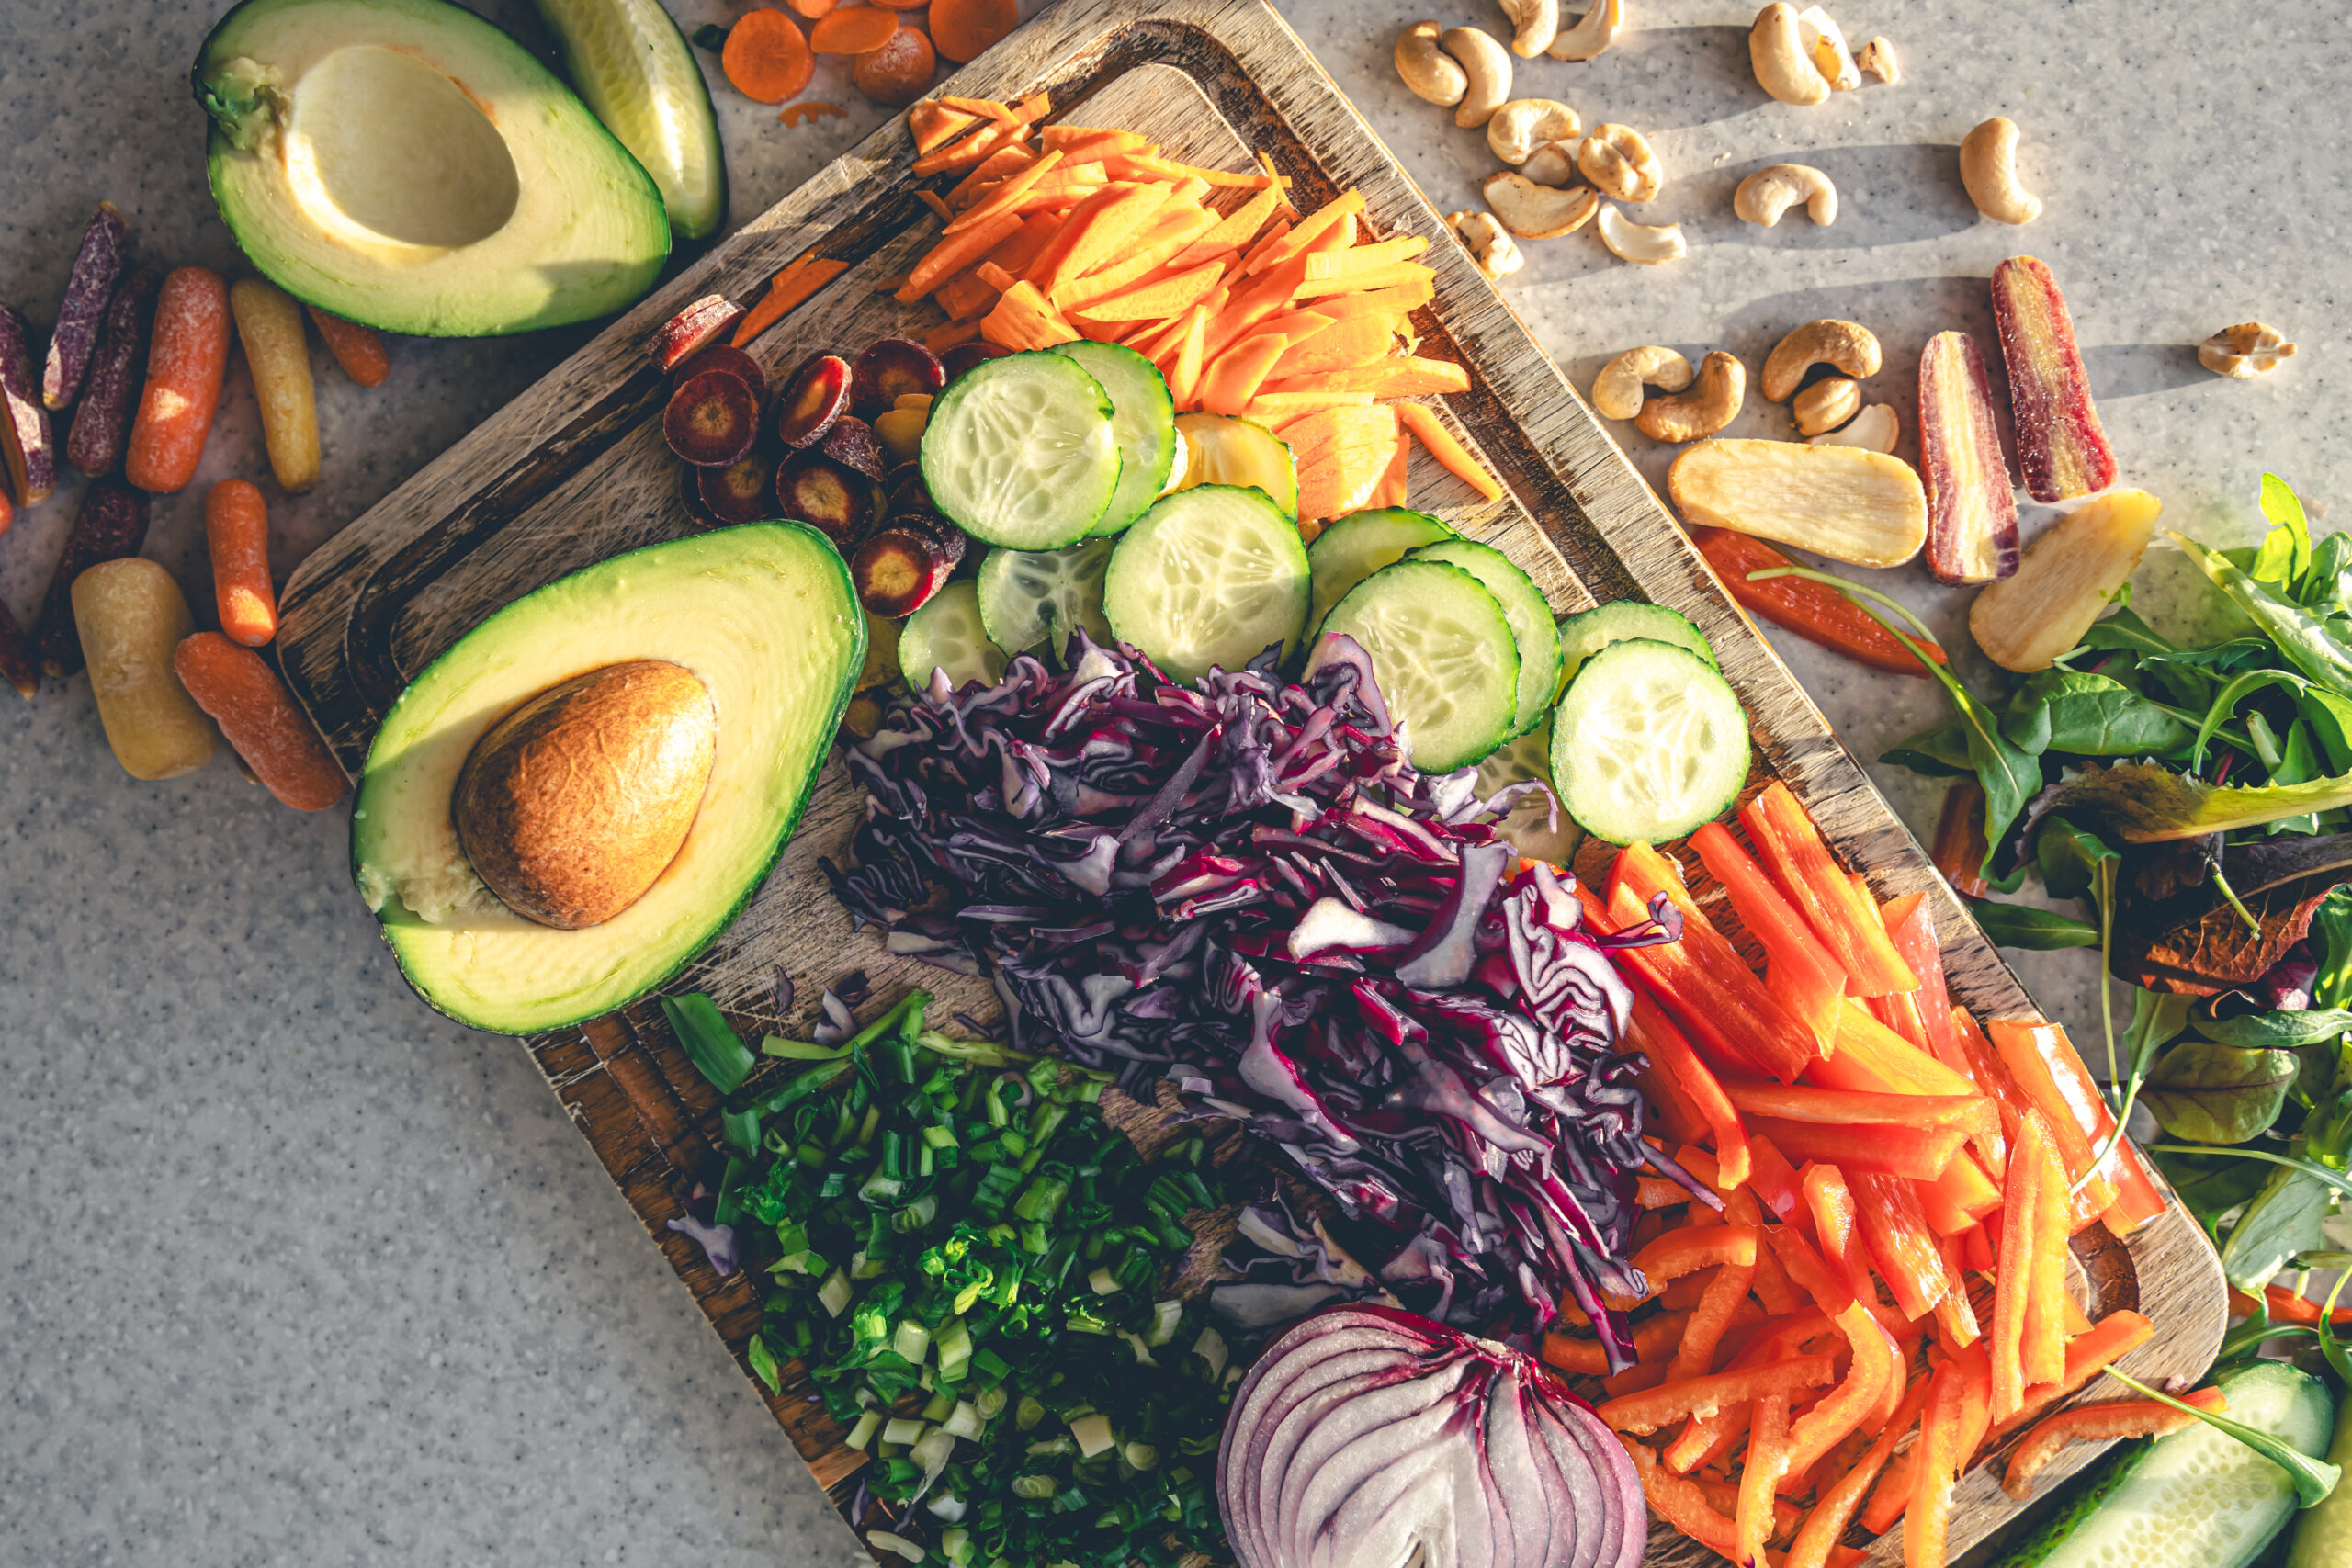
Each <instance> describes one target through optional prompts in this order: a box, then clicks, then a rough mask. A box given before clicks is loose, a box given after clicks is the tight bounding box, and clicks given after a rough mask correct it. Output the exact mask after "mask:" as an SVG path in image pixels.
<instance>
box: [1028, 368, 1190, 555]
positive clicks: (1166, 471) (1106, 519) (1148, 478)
mask: <svg viewBox="0 0 2352 1568" xmlns="http://www.w3.org/2000/svg"><path fill="white" fill-rule="evenodd" d="M1054 352H1055V353H1056V354H1059V355H1068V356H1069V358H1072V359H1075V360H1077V361H1078V363H1079V364H1080V366H1081V367H1084V368H1085V371H1086V373H1087V374H1088V375H1090V376H1091V377H1093V378H1095V380H1097V381H1099V382H1101V383H1102V385H1103V390H1104V391H1106V392H1108V393H1109V394H1110V395H1111V429H1112V431H1113V433H1114V434H1115V435H1116V436H1117V438H1118V442H1119V488H1118V490H1117V491H1116V492H1115V493H1114V494H1113V495H1112V497H1111V504H1110V505H1109V506H1107V507H1105V508H1104V509H1103V515H1102V516H1101V517H1100V518H1098V519H1096V521H1095V524H1094V526H1093V528H1092V529H1091V531H1090V532H1091V534H1092V535H1093V536H1095V537H1097V538H1100V537H1101V536H1103V535H1105V534H1115V533H1117V532H1119V531H1120V530H1121V529H1123V528H1125V527H1126V526H1127V525H1130V524H1132V523H1133V522H1135V520H1136V518H1138V517H1140V516H1142V515H1143V514H1144V513H1146V512H1148V511H1149V510H1150V508H1151V503H1152V502H1155V501H1158V500H1159V498H1160V496H1161V494H1163V493H1164V492H1165V491H1167V489H1168V485H1169V481H1170V479H1174V478H1175V468H1176V463H1177V460H1178V457H1179V453H1178V447H1179V445H1180V444H1179V442H1178V441H1177V439H1176V400H1175V399H1174V398H1172V397H1170V395H1169V391H1168V381H1167V378H1165V377H1163V376H1161V375H1160V373H1159V367H1158V366H1157V365H1154V364H1153V363H1152V362H1151V361H1150V360H1148V359H1146V358H1145V357H1144V356H1143V355H1140V354H1137V353H1136V351H1135V350H1134V349H1132V348H1122V347H1120V346H1119V345H1118V344H1115V343H1086V342H1082V341H1081V342H1079V343H1065V344H1056V345H1055V348H1054Z"/></svg>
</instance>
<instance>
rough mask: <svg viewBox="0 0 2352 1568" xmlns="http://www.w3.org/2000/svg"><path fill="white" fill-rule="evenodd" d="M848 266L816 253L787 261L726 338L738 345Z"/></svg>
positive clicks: (806, 299) (793, 307)
mask: <svg viewBox="0 0 2352 1568" xmlns="http://www.w3.org/2000/svg"><path fill="white" fill-rule="evenodd" d="M848 270H849V263H847V262H843V261H831V260H825V259H822V258H820V257H816V256H803V257H801V258H800V259H799V260H797V261H795V262H793V263H791V264H790V265H787V266H786V267H785V268H784V270H783V271H781V272H779V273H777V274H776V275H775V279H774V280H773V281H771V282H770V283H769V285H768V291H767V293H766V294H765V295H764V296H763V297H762V298H761V299H760V302H759V303H758V304H756V305H754V306H752V308H751V309H750V310H746V311H745V312H744V313H743V319H742V320H741V321H738V322H736V323H735V335H734V336H733V337H731V338H729V339H728V340H727V341H728V342H729V343H731V344H734V345H735V346H736V347H737V348H741V347H742V346H743V345H744V344H747V343H750V342H751V341H752V339H753V338H755V337H757V336H759V335H760V334H761V333H763V332H765V331H767V330H768V329H769V328H770V327H772V326H774V325H775V324H776V323H777V322H778V321H782V320H784V319H785V317H786V316H788V315H790V314H792V312H793V311H794V310H796V309H797V308H798V307H799V306H801V305H802V304H804V303H806V302H807V301H808V299H809V297H810V296H811V295H813V294H815V293H816V292H817V290H819V289H820V288H824V287H825V285H827V284H828V283H831V281H832V280H833V279H834V278H836V277H839V276H841V275H842V273H844V272H846V271H848Z"/></svg>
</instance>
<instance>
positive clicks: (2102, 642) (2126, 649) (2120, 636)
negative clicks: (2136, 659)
mask: <svg viewBox="0 0 2352 1568" xmlns="http://www.w3.org/2000/svg"><path fill="white" fill-rule="evenodd" d="M2173 651H2174V649H2173V646H2172V644H2171V643H2169V642H2166V641H2165V639H2164V638H2163V637H2159V636H2158V635H2157V634H2156V629H2155V628H2154V626H2150V625H2148V623H2147V622H2145V621H2143V620H2142V619H2141V618H2140V615H2139V613H2138V612H2137V611H2135V610H2131V609H2122V610H2118V611H2116V612H2115V614H2113V615H2109V616H2108V617H2107V618H2106V619H2105V620H2101V621H2093V622H2092V623H2091V629H2090V630H2088V631H2086V632H2085V633H2084V634H2083V640H2082V641H2081V642H2080V643H2077V644H2076V645H2075V649H2074V652H2072V653H2069V654H2067V655H2066V657H2067V658H2068V659H2072V658H2074V657H2075V654H2080V653H2107V652H2122V653H2171V652H2173Z"/></svg>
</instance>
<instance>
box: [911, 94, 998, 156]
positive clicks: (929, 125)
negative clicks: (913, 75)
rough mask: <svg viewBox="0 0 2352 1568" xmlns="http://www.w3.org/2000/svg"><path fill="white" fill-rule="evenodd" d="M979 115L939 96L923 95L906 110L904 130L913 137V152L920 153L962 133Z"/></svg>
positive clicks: (976, 121)
mask: <svg viewBox="0 0 2352 1568" xmlns="http://www.w3.org/2000/svg"><path fill="white" fill-rule="evenodd" d="M981 118H982V117H981V116H979V115H978V114H974V113H972V112H970V111H969V110H966V109H959V108H954V107H949V106H948V105H947V104H946V103H944V102H943V101H941V100H940V99H938V98H926V99H924V100H923V101H922V103H919V104H915V105H913V106H911V107H909V108H908V110H907V130H908V132H909V134H910V135H912V136H913V137H914V139H915V152H916V154H917V155H918V156H920V155H922V153H925V152H932V151H933V150H934V149H936V148H938V147H941V146H944V145H945V144H946V143H947V142H948V141H952V140H954V139H955V138H956V137H958V136H960V135H962V134H963V133H964V132H965V131H967V130H970V129H971V128H972V127H974V126H975V125H978V123H979V122H980V119H981Z"/></svg>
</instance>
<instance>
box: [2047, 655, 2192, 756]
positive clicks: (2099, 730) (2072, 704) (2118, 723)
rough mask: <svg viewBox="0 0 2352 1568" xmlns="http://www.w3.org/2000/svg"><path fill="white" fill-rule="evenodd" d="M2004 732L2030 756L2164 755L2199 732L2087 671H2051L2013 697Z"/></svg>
mask: <svg viewBox="0 0 2352 1568" xmlns="http://www.w3.org/2000/svg"><path fill="white" fill-rule="evenodd" d="M2001 733H2002V734H2003V735H2004V736H2005V737H2007V739H2008V740H2009V742H2010V743H2011V744H2012V745H2014V746H2016V747H2017V748H2018V750H2020V751H2023V752H2025V753H2026V754H2027V755H2028V756H2032V757H2039V756H2040V755H2041V754H2042V753H2043V752H2044V751H2057V752H2061V753H2064V754H2065V755H2069V756H2078V757H2146V756H2163V755H2165V754H2167V753H2170V752H2173V751H2177V750H2180V749H2181V748H2182V747H2184V746H2187V745H2188V744H2189V742H2190V739H2191V738H2192V737H2193V735H2194V733H2195V732H2194V731H2193V730H2192V729H2191V728H2189V727H2188V725H2187V724H2185V723H2183V722H2182V721H2181V720H2180V719H2178V718H2177V717H2175V716H2174V715H2173V714H2172V712H2171V710H2169V709H2168V708H2165V707H2164V706H2163V705H2160V704H2157V703H2152V702H2150V701H2149V700H2148V699H2147V698H2145V697H2143V696H2142V695H2141V694H2139V693H2137V692H2135V691H2133V690H2132V689H2131V687H2129V686H2127V685H2125V684H2124V683H2123V682H2120V681H2118V680H2114V679H2112V678H2111V677H2109V676H2106V675H2100V674H2095V673H2092V672H2090V671H2075V670H2063V669H2050V670H2044V671H2041V672H2040V673H2038V674H2035V675H2033V676H2031V677H2030V678H2029V679H2028V680H2027V681H2026V683H2025V684H2024V685H2022V686H2020V687H2018V690H2017V693H2016V694H2015V695H2013V696H2011V697H2010V698H2009V702H2008V706H2007V709H2006V711H2005V712H2004V713H2003V715H2002V717H2001Z"/></svg>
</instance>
